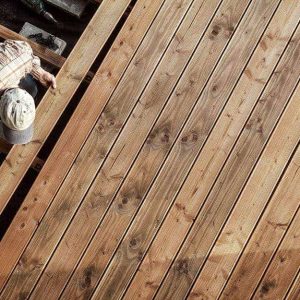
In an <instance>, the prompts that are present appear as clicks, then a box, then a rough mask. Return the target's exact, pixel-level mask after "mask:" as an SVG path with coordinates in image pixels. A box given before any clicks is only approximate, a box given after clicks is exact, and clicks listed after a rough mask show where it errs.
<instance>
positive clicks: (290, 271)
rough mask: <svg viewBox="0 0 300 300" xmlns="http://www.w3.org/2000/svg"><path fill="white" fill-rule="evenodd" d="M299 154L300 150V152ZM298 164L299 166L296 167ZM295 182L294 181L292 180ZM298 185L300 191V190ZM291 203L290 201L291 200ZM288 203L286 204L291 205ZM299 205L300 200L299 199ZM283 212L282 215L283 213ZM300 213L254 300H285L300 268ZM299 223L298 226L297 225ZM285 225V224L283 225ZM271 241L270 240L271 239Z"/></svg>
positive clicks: (284, 196) (297, 193) (293, 196)
mask: <svg viewBox="0 0 300 300" xmlns="http://www.w3.org/2000/svg"><path fill="white" fill-rule="evenodd" d="M298 152H299V150H298ZM292 164H294V165H293V166H291V167H290V168H291V169H292V168H293V169H294V170H295V169H298V171H299V166H300V163H297V162H296V161H295V159H293V162H292ZM296 164H297V165H296ZM295 176H296V177H299V174H298V173H297V174H295ZM292 180H294V179H292ZM299 186H300V185H298V189H299ZM298 189H297V188H296V189H295V191H294V192H295V193H296V194H294V195H292V199H294V198H295V195H299V192H298ZM290 194H291V193H288V194H285V195H283V197H282V198H283V199H289V198H288V196H289V195H290ZM289 201H290V199H289ZM289 201H286V203H289ZM298 204H299V199H298ZM287 209H288V207H284V209H283V210H282V212H285V211H286V210H287ZM282 212H281V213H282ZM299 214H300V213H299V212H298V214H297V216H296V219H297V218H298V221H297V220H296V219H295V220H294V221H293V224H292V225H291V227H290V229H289V231H288V232H287V234H286V236H285V237H284V240H283V241H282V243H281V245H280V247H279V249H278V250H277V252H276V254H275V256H274V258H273V260H272V262H271V264H270V266H269V267H268V270H267V272H266V274H264V276H263V278H262V280H261V283H260V285H259V286H258V288H257V291H256V293H255V295H254V296H253V298H254V299H269V300H271V299H284V296H285V294H286V292H287V291H288V288H289V286H290V284H291V282H293V279H294V278H295V276H296V275H297V273H298V271H299V267H300V256H299V246H300V235H299V232H300V227H299V226H300V225H299V223H300V220H299ZM297 223H298V224H297ZM282 224H284V223H282ZM269 239H270V238H269Z"/></svg>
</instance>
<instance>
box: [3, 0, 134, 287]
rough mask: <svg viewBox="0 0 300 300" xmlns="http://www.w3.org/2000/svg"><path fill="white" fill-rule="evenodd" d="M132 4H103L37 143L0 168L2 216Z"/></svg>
mask: <svg viewBox="0 0 300 300" xmlns="http://www.w3.org/2000/svg"><path fill="white" fill-rule="evenodd" d="M129 3H130V0H118V1H112V0H106V1H105V0H104V1H103V3H102V4H101V6H100V7H99V9H98V10H97V12H96V13H95V15H94V17H93V19H92V20H91V21H90V24H89V25H88V26H87V28H86V30H85V31H84V33H83V34H82V36H81V37H80V39H79V41H78V42H77V45H76V46H75V47H74V49H73V51H72V52H71V54H70V55H69V57H68V59H67V60H66V62H65V63H64V65H63V67H62V68H61V69H60V72H59V73H58V75H57V89H56V90H52V89H49V90H48V91H47V93H46V95H45V96H44V98H43V100H42V102H41V103H40V104H39V106H38V109H37V115H36V120H35V134H34V138H33V141H32V142H31V143H29V144H27V145H20V146H14V147H13V149H12V150H11V151H10V152H9V154H8V156H7V157H6V160H5V161H4V162H3V163H2V165H1V166H0V177H4V176H5V178H6V179H5V181H1V183H0V194H1V198H0V213H1V212H2V211H3V209H4V207H5V206H6V204H7V203H8V201H9V199H10V198H11V196H12V194H13V193H14V191H15V190H16V188H17V186H18V184H19V183H20V181H21V179H22V178H23V177H24V175H25V173H26V171H27V170H28V168H29V167H30V165H31V163H32V161H33V160H34V158H35V157H36V156H37V154H38V152H39V150H40V149H41V147H42V146H43V144H44V142H45V140H46V138H47V137H48V136H49V134H50V132H51V130H52V129H53V127H54V126H55V124H56V122H57V121H58V119H59V117H60V116H61V114H62V112H63V111H64V109H65V108H66V106H67V104H68V103H69V101H70V100H71V98H72V96H73V95H74V93H75V91H76V89H77V88H78V87H79V85H80V83H81V81H82V80H83V79H84V77H85V75H86V74H87V72H88V71H89V69H90V67H91V65H92V64H93V62H94V60H95V58H96V57H97V55H98V54H99V52H100V51H101V49H102V47H103V46H104V44H105V42H106V41H107V39H108V38H109V36H110V34H111V33H112V31H113V30H114V27H115V25H116V24H117V22H118V20H119V19H120V18H121V16H122V15H123V13H124V11H125V9H126V8H127V6H128V4H129ZM1 265H2V264H1ZM1 271H2V268H1ZM1 271H0V272H1ZM2 278H3V277H2V276H1V278H0V287H1V286H2V284H1V282H2Z"/></svg>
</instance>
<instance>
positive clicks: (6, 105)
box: [0, 40, 56, 144]
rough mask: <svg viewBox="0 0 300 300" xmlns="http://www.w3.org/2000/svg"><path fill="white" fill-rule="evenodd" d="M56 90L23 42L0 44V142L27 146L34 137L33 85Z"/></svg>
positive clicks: (7, 41) (35, 92) (34, 88)
mask: <svg viewBox="0 0 300 300" xmlns="http://www.w3.org/2000/svg"><path fill="white" fill-rule="evenodd" d="M35 80H37V81H39V82H40V83H41V84H42V85H44V86H45V87H49V86H51V87H52V88H54V89H55V88H56V79H55V77H54V76H53V75H52V74H50V73H49V72H47V71H45V70H44V69H43V68H42V67H41V63H40V59H39V58H38V57H37V56H34V55H33V51H32V49H31V47H30V45H29V44H28V43H26V42H23V41H12V40H6V41H5V42H3V43H0V120H1V122H0V138H2V139H4V140H6V141H7V142H8V143H10V144H27V143H29V142H30V141H31V139H32V136H33V123H34V118H35V102H34V99H35V98H36V95H37V92H38V89H37V84H36V81H35Z"/></svg>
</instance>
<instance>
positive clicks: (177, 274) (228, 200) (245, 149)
mask: <svg viewBox="0 0 300 300" xmlns="http://www.w3.org/2000/svg"><path fill="white" fill-rule="evenodd" d="M299 32H300V30H299ZM299 32H298V35H299ZM298 35H297V37H298ZM296 40H297V39H296ZM293 44H294V47H291V50H290V52H289V59H288V60H287V62H286V64H283V65H281V66H280V69H278V72H276V73H275V78H276V79H278V80H276V79H275V80H276V81H275V84H274V82H273V84H271V85H270V86H269V89H268V90H267V93H266V94H265V95H264V96H265V97H263V98H261V100H260V101H259V102H258V103H257V105H256V107H255V109H254V111H253V113H252V114H251V117H250V119H249V120H248V121H247V123H246V125H245V128H244V130H243V132H242V133H241V136H240V137H239V140H238V141H237V143H236V145H235V147H234V149H233V151H232V152H231V154H230V156H229V158H228V159H227V161H226V164H225V165H224V166H223V168H222V171H221V173H220V176H219V177H218V179H217V181H216V183H215V185H214V187H213V188H212V190H211V192H210V194H209V196H208V198H207V200H206V201H205V203H204V204H203V207H201V211H200V214H199V215H198V217H197V219H196V221H195V226H194V227H193V229H192V231H191V233H190V234H189V236H188V238H187V240H186V242H185V244H184V246H183V247H182V248H181V250H180V253H179V254H178V255H177V257H176V261H175V262H174V263H173V264H172V267H171V268H170V270H169V272H168V275H167V277H166V278H165V280H164V282H163V284H162V286H161V288H160V291H159V293H158V295H157V298H159V299H162V298H164V297H168V296H170V295H169V293H172V294H174V297H175V296H178V297H180V295H185V294H186V293H187V292H188V290H189V287H190V285H191V284H192V282H193V280H194V279H195V277H196V276H197V273H198V271H199V268H200V267H201V265H202V263H203V261H204V259H205V256H206V255H207V252H208V251H209V249H210V247H211V244H212V243H213V241H214V240H215V238H216V237H217V235H218V233H219V231H220V230H221V228H222V226H223V224H224V222H225V221H226V218H227V216H228V214H229V213H230V211H231V209H232V207H233V206H234V204H235V203H236V201H237V199H238V196H239V194H240V192H241V190H242V188H243V186H244V184H245V183H246V181H247V178H248V176H249V173H251V170H252V169H253V167H254V166H255V164H256V161H257V158H258V157H259V155H260V153H261V152H262V150H263V149H264V147H265V144H266V142H267V141H268V139H269V136H270V134H271V133H272V131H273V129H274V127H275V125H276V122H277V120H278V118H279V117H280V115H281V113H282V111H283V109H284V108H285V106H286V104H287V102H288V101H289V97H290V95H291V93H292V91H293V89H294V87H295V85H296V83H297V80H298V78H299V73H300V64H298V62H299V55H300V53H299V51H298V47H299V43H298V42H296V43H293ZM240 166H243V167H242V168H241V167H240ZM192 216H194V215H193V214H192ZM181 266H183V268H184V270H187V271H186V272H182V271H181V270H180V267H181ZM223 276H225V274H224V273H223ZM175 284H176V286H177V288H176V289H174V285H175Z"/></svg>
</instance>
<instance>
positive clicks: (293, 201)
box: [220, 102, 300, 299]
mask: <svg viewBox="0 0 300 300" xmlns="http://www.w3.org/2000/svg"><path fill="white" fill-rule="evenodd" d="M299 104H300V102H299V103H297V105H295V106H294V110H295V111H296V112H298V116H297V118H298V120H300V110H299V107H300V106H299ZM290 111H291V110H290V109H289V110H288V112H290ZM290 117H292V116H291V115H289V116H288V117H287V118H284V117H283V118H282V120H286V121H287V122H290V121H291V118H290ZM298 122H299V121H298ZM299 123H300V122H299ZM295 125H296V126H297V124H295ZM299 128H300V126H299ZM292 130H294V128H293V129H292ZM298 132H299V131H298ZM298 132H297V133H298ZM297 133H296V131H294V133H293V135H297ZM288 134H289V132H288ZM296 143H297V142H296ZM277 149H280V148H277ZM281 149H282V150H283V149H284V148H281ZM273 151H274V150H273ZM299 154H300V151H299V150H298V151H297V152H296V154H295V157H294V158H293V159H292V162H291V166H290V167H289V168H288V170H287V172H286V174H285V176H284V178H283V180H282V182H281V183H280V185H279V187H278V188H277V189H276V192H275V195H274V196H273V197H272V199H271V200H270V203H269V204H268V206H267V208H266V211H265V212H264V213H263V215H262V217H261V220H260V222H259V224H258V226H257V228H255V230H254V232H253V233H252V236H251V238H250V240H249V241H248V243H247V245H246V247H245V248H244V250H243V253H242V255H241V256H240V258H239V261H238V263H237V264H236V266H235V268H234V270H233V272H232V273H231V276H230V277H229V280H228V281H227V283H226V287H225V289H224V291H223V293H222V295H221V297H220V299H239V297H243V298H245V299H250V297H251V295H252V293H253V292H254V291H255V288H256V286H257V284H258V283H259V281H260V279H261V277H262V275H263V272H264V271H265V269H266V267H267V266H268V263H269V262H270V260H271V259H272V256H273V254H274V252H275V251H276V249H277V247H278V245H279V244H280V241H281V239H282V238H283V237H284V235H285V233H286V231H288V229H289V226H290V223H291V221H292V219H293V217H294V215H295V214H296V212H297V210H298V207H299V197H298V188H299V180H300V176H299V174H298V171H299V162H300V155H299ZM280 155H281V153H280V152H279V151H278V155H277V156H275V159H278V158H280V159H281V156H280ZM270 162H272V160H270V161H269V164H270ZM263 167H264V168H265V169H267V170H268V169H270V167H269V166H266V165H263ZM256 170H257V171H258V169H256ZM256 170H255V171H256ZM255 174H256V173H254V175H253V176H252V178H254V176H255ZM272 175H273V174H272V173H271V172H267V173H266V174H265V176H266V177H268V178H270V177H273V176H272ZM252 178H251V179H252ZM251 179H250V181H249V184H252V181H251ZM253 181H254V179H253ZM259 182H262V181H259ZM257 183H258V182H257V181H256V182H255V185H256V186H257ZM263 183H265V182H263ZM253 186H254V184H252V188H253ZM271 187H272V186H271ZM246 189H247V187H246ZM247 191H248V189H247V190H245V193H246V192H247ZM245 193H243V195H245ZM243 195H242V197H243ZM252 195H253V193H251V194H250V195H248V197H243V199H246V200H247V202H248V203H250V202H252V201H249V199H251V200H252V198H255V199H256V203H257V202H258V199H260V201H261V202H259V205H261V204H264V203H265V202H266V201H267V200H266V199H265V198H264V197H261V196H260V197H255V196H254V197H251V196H252ZM249 196H250V197H249ZM287 199H288V201H287ZM248 203H247V204H248ZM252 203H255V202H254V201H253V202H252ZM243 204H244V205H243ZM259 205H256V206H255V205H253V204H252V205H251V213H249V206H250V205H249V206H248V205H245V202H244V203H243V201H239V202H238V205H237V207H236V208H235V211H234V212H233V214H232V215H231V217H230V221H229V222H232V221H233V220H234V219H236V218H237V213H240V212H241V210H240V208H241V207H242V206H244V212H248V214H249V215H250V214H251V215H255V211H253V210H256V207H257V206H259ZM253 207H254V209H253ZM245 215H246V214H245V213H244V214H243V215H242V214H241V213H240V214H239V217H238V218H239V219H242V218H243V216H245ZM258 217H259V213H258V214H256V218H254V217H252V218H253V219H255V220H257V218H258ZM248 218H249V217H248V215H247V218H244V219H243V221H240V222H238V223H239V224H240V223H242V222H244V224H247V226H249V228H251V225H252V224H253V223H254V224H255V221H252V222H251V221H250V222H249V221H248ZM249 219H250V218H249ZM247 221H248V222H247ZM248 224H249V225H248ZM226 225H227V224H226ZM252 226H253V225H252ZM243 227H245V226H243ZM229 228H232V226H229ZM236 232H237V231H236ZM227 233H228V231H227ZM247 233H248V235H249V234H250V233H251V232H250V230H249V232H246V231H245V230H244V228H243V230H241V233H240V235H238V234H237V240H238V241H239V242H240V239H239V238H240V237H242V239H244V238H243V237H244V236H247ZM270 236H272V239H269V238H268V237H270ZM230 238H231V236H229V237H228V239H230ZM237 240H235V238H234V239H233V240H232V243H234V244H236V243H237ZM291 241H293V242H295V241H297V239H291V238H289V239H288V242H289V243H291ZM242 243H243V240H242ZM242 243H241V244H242ZM290 245H291V244H290ZM293 245H297V244H292V245H291V248H287V249H284V251H286V252H287V253H288V252H289V251H291V252H293V251H295V252H297V247H295V249H294V246H293ZM220 250H221V247H220ZM237 252H239V251H237ZM282 254H283V252H282ZM287 255H288V254H287ZM299 261H300V260H299V259H298V266H299ZM254 262H259V263H257V264H255V263H254ZM296 262H297V261H296ZM294 267H296V271H297V264H296V266H294ZM291 274H292V273H291ZM294 274H295V273H294ZM245 275H246V276H245ZM246 277H247V279H246ZM249 278H251V279H252V280H251V281H250V280H249ZM273 284H274V286H275V282H272V283H271V284H270V282H265V285H264V286H263V287H262V289H261V290H260V291H261V292H262V293H261V296H263V295H266V294H268V293H267V291H268V290H269V286H270V285H271V286H273ZM282 292H283V296H284V289H282ZM278 296H279V295H276V296H275V297H274V298H273V299H276V297H278ZM277 299H281V298H280V297H278V298H277Z"/></svg>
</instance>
